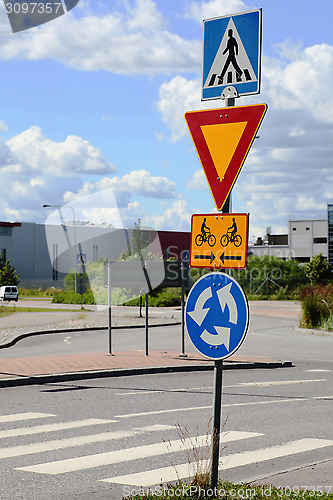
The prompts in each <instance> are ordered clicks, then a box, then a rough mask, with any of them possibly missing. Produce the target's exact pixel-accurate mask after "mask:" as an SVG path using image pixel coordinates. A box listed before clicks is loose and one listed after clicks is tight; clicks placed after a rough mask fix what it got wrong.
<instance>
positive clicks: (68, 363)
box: [0, 304, 297, 386]
mask: <svg viewBox="0 0 333 500" xmlns="http://www.w3.org/2000/svg"><path fill="white" fill-rule="evenodd" d="M254 309H257V312H258V313H261V309H262V307H260V305H259V304H258V306H257V307H254ZM296 309H297V308H296ZM266 312H267V311H266ZM274 312H275V311H274ZM287 312H289V311H287ZM290 312H291V313H292V314H297V310H296V311H295V309H294V308H291V311H290ZM20 314H21V315H23V314H26V315H29V320H30V321H29V322H26V323H27V324H26V325H25V324H24V321H22V316H20ZM50 314H52V322H50V317H51V316H49V315H47V314H46V313H38V312H36V313H15V314H13V315H11V316H10V318H11V327H8V322H7V324H6V326H7V327H5V328H4V327H3V325H2V324H1V319H0V347H4V346H6V344H7V345H8V343H10V342H13V341H15V339H18V338H20V337H22V336H24V335H30V334H32V333H37V332H39V334H40V332H54V333H56V331H64V330H65V331H66V330H68V331H72V330H75V329H77V330H81V329H84V328H88V329H95V328H107V325H108V311H107V310H104V311H97V310H90V311H78V312H74V313H69V312H68V311H62V312H54V313H50ZM55 314H56V315H57V321H56V322H55V316H53V315H55ZM69 314H71V315H74V316H71V317H69V316H68V315H69ZM276 314H277V315H280V311H279V310H277V311H276ZM32 317H33V318H34V321H32V320H31V318H32ZM15 321H16V324H17V325H18V326H15ZM180 321H181V309H180V307H174V308H150V309H149V324H150V325H159V324H172V323H173V324H175V323H180ZM31 323H35V325H31ZM144 324H145V318H144V317H139V310H138V308H133V307H124V306H121V307H113V308H112V327H121V326H126V327H133V326H142V327H143V326H144ZM10 349H12V347H11V348H10ZM2 353H4V351H3V350H1V349H0V382H1V385H2V386H4V385H6V381H7V380H8V381H13V380H18V381H20V379H26V380H29V377H31V378H33V377H42V376H52V375H54V376H55V377H56V376H60V375H64V374H73V377H76V378H79V376H80V374H83V375H84V374H87V373H88V372H89V374H91V376H93V374H98V373H99V374H100V373H102V374H103V372H105V373H106V375H107V374H110V376H111V375H112V373H115V372H117V371H118V372H120V373H121V371H122V370H123V371H124V370H130V371H131V370H132V372H133V373H135V370H138V373H139V370H142V369H151V370H154V369H163V368H165V369H167V368H168V367H170V369H176V367H177V369H184V370H186V369H192V370H193V369H195V368H196V367H197V368H198V369H202V367H203V366H204V367H207V369H210V368H213V366H214V362H213V361H210V360H207V359H205V358H204V357H202V356H201V355H199V354H189V355H188V356H187V357H182V356H180V355H179V352H164V351H150V352H149V355H148V356H146V354H145V352H144V351H139V350H135V351H126V352H116V353H114V355H112V356H110V355H108V354H107V352H97V353H96V352H95V353H81V354H64V355H57V356H39V357H26V358H7V359H6V356H5V355H2ZM283 364H284V362H281V361H279V360H272V359H265V358H258V357H257V358H254V357H251V358H246V357H244V356H236V355H234V356H231V357H230V358H228V359H227V360H225V362H224V366H225V367H235V368H237V367H239V368H244V367H249V368H253V367H256V366H259V367H263V366H267V365H268V366H272V365H276V366H282V365H283ZM289 366H290V365H289Z"/></svg>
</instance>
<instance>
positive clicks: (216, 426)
mask: <svg viewBox="0 0 333 500" xmlns="http://www.w3.org/2000/svg"><path fill="white" fill-rule="evenodd" d="M237 96H238V93H237V90H236V89H235V88H234V87H231V86H230V87H228V88H227V89H224V91H223V94H222V98H224V99H225V106H226V107H229V106H235V97H237ZM221 211H222V213H225V214H227V213H230V211H231V191H230V193H229V196H228V198H227V199H226V201H225V203H224V205H223V207H222V210H221ZM222 375H223V359H219V360H216V361H215V368H214V410H213V443H212V471H211V487H212V489H213V490H214V489H215V488H217V485H218V480H219V457H220V434H221V415H222Z"/></svg>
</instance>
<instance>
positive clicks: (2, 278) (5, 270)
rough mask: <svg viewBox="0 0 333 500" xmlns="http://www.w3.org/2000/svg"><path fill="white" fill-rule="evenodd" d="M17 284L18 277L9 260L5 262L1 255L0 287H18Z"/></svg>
mask: <svg viewBox="0 0 333 500" xmlns="http://www.w3.org/2000/svg"><path fill="white" fill-rule="evenodd" d="M19 282H20V280H19V275H18V274H17V273H16V271H15V269H14V267H13V266H11V264H10V260H6V257H5V256H4V255H3V254H2V255H0V286H4V285H18V284H19Z"/></svg>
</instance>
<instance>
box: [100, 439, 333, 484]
mask: <svg viewBox="0 0 333 500" xmlns="http://www.w3.org/2000/svg"><path fill="white" fill-rule="evenodd" d="M328 446H333V441H332V440H328V439H301V440H299V441H291V442H290V443H286V444H283V445H278V446H271V447H268V448H262V449H258V450H254V451H246V452H244V453H235V454H233V455H226V456H224V457H223V459H222V461H220V465H219V469H220V470H227V469H233V468H235V467H242V466H244V465H248V464H252V463H258V462H265V461H266V460H272V459H276V458H282V457H285V456H290V455H295V454H297V453H304V452H306V451H311V450H316V449H319V448H325V447H328ZM205 466H208V462H207V461H203V462H202V467H205ZM195 470H197V463H196V462H193V463H192V464H180V465H177V466H174V467H163V468H161V469H155V470H151V471H145V472H138V473H136V474H127V475H124V476H115V477H110V478H108V479H102V481H103V482H107V483H117V484H128V485H131V486H143V487H145V486H152V485H155V484H160V483H167V482H170V481H176V480H178V479H184V478H188V477H189V476H191V474H192V475H194V471H195Z"/></svg>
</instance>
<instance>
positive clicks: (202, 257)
mask: <svg viewBox="0 0 333 500" xmlns="http://www.w3.org/2000/svg"><path fill="white" fill-rule="evenodd" d="M194 258H195V259H200V260H209V261H210V263H212V262H213V260H215V255H214V254H213V252H210V255H195V256H194Z"/></svg>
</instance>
